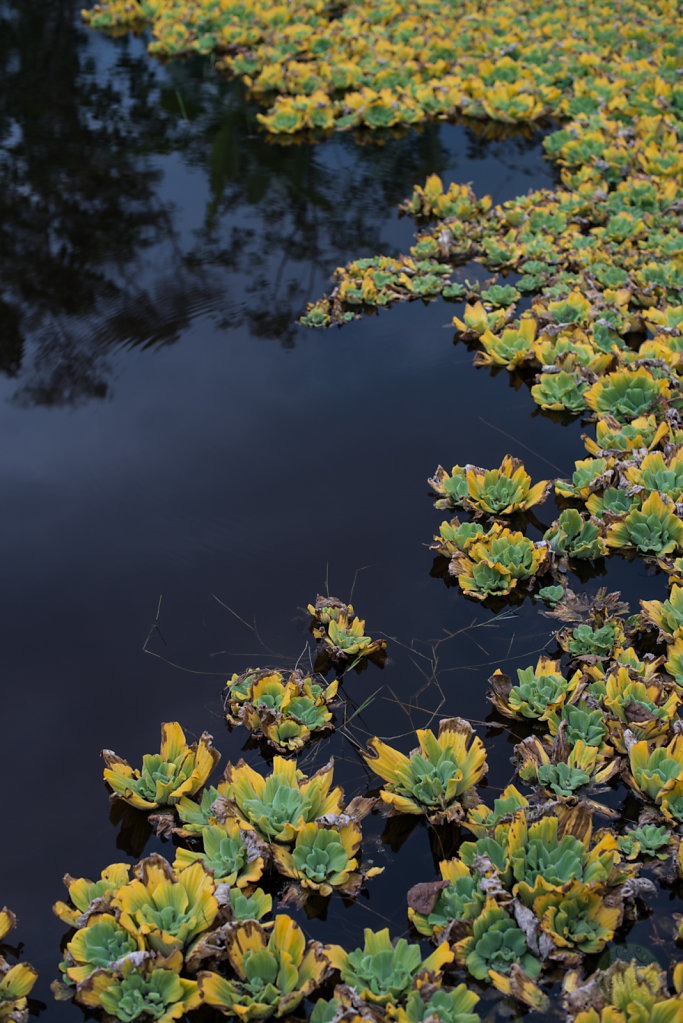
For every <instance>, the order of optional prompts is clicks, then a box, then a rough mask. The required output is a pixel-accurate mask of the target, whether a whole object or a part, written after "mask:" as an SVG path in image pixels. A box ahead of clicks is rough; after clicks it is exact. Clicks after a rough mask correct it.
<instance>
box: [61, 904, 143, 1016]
mask: <svg viewBox="0 0 683 1023" xmlns="http://www.w3.org/2000/svg"><path fill="white" fill-rule="evenodd" d="M144 949H145V942H144V938H143V937H142V935H140V934H131V933H130V931H128V930H126V928H125V927H123V926H122V925H121V924H120V923H119V922H118V920H117V919H116V916H114V915H113V914H111V913H95V914H93V916H91V917H89V919H88V921H87V923H86V924H85V925H83V926H81V927H80V928H79V929H78V930H77V931H76V933H75V934H74V936H73V938H72V939H71V941H69V942H68V943H67V946H66V949H65V952H64V959H63V960H62V962H61V963H60V966H59V969H60V971H61V973H62V975H63V977H64V982H65V984H66V985H67V986H68V985H76V986H77V991H76V995H77V998H78V999H79V1000H80V991H81V987H80V985H81V984H82V982H83V981H84V980H86V978H87V977H89V976H90V974H91V973H93V971H94V970H97V969H112V968H113V967H114V964H115V963H118V962H119V961H120V960H122V959H124V958H125V957H127V956H130V955H131V953H133V952H138V951H140V950H144ZM55 993H56V994H58V995H59V994H60V992H59V990H58V989H57V988H55ZM71 993H72V992H68V991H67V992H64V994H65V996H68V995H69V994H71Z"/></svg>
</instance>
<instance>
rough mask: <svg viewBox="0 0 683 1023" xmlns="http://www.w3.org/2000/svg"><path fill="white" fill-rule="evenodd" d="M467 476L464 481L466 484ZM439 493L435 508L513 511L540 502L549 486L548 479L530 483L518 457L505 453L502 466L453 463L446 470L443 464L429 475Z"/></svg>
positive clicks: (482, 512)
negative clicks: (489, 466)
mask: <svg viewBox="0 0 683 1023" xmlns="http://www.w3.org/2000/svg"><path fill="white" fill-rule="evenodd" d="M463 479H464V484H463ZM429 484H430V486H431V487H432V488H433V489H434V491H435V492H436V493H437V494H439V495H440V496H439V499H438V500H437V501H436V502H435V507H436V508H458V507H464V508H467V509H469V510H470V511H472V512H474V513H475V515H491V516H494V517H495V516H498V515H512V514H514V513H515V512H521V511H527V510H528V509H529V508H532V507H533V506H534V505H537V504H541V503H542V502H543V501H544V500H545V498H546V497H547V494H548V491H549V489H550V483H549V481H548V480H542V481H541V482H540V483H537V484H536V485H535V486H533V487H532V486H531V477H530V476H529V474H528V473H527V472H526V470H525V468H524V465H523V463H522V462H521V461H520V460H519V459H518V458H512V457H511V456H510V455H506V456H505V458H504V459H503V461H502V463H501V466H500V468H499V469H481V468H479V466H476V465H466V466H464V467H463V468H462V469H461V468H460V466H457V465H456V466H454V467H453V469H452V471H451V473H450V474H449V473H447V472H446V470H445V469H444V468H443V467H442V466H438V468H437V470H436V472H435V473H434V475H433V476H432V477H430V479H429Z"/></svg>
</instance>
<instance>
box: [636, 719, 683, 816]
mask: <svg viewBox="0 0 683 1023" xmlns="http://www.w3.org/2000/svg"><path fill="white" fill-rule="evenodd" d="M624 741H625V744H626V746H627V748H628V759H629V767H630V772H626V773H625V780H626V782H627V783H628V784H629V785H630V786H631V787H632V788H633V789H635V791H636V792H637V793H638V794H639V795H641V796H644V797H645V798H646V799H649V800H650V801H651V802H653V803H655V804H656V806H657V807H658V808H659V810H660V811H661V813H662V814H663V816H664V817H665V818H666V820H667V821H671V822H672V823H674V824H682V823H683V735H680V734H679V735H676V736H675V737H674V738H673V739H672V741H671V742H670V743H669V744H668V746H659V747H658V748H655V749H652V750H651V749H650V746H649V745H648V743H647V742H646V741H645V740H641V741H640V742H636V741H635V736H634V735H633V733H632V732H631V731H630V730H628V731H627V732H625V734H624Z"/></svg>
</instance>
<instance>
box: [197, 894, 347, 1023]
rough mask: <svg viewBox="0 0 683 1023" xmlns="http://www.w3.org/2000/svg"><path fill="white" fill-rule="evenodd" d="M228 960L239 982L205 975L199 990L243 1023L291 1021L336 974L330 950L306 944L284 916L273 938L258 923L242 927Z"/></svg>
mask: <svg viewBox="0 0 683 1023" xmlns="http://www.w3.org/2000/svg"><path fill="white" fill-rule="evenodd" d="M226 954H227V959H228V962H229V964H230V967H231V969H232V971H233V974H234V976H232V977H224V976H222V975H221V974H219V973H215V972H213V971H209V970H206V971H201V972H200V973H198V974H197V984H198V986H199V991H200V994H201V998H202V1001H203V1002H204V1003H205V1004H207V1005H210V1006H211V1007H212V1008H214V1009H218V1010H220V1011H221V1012H222V1013H223V1014H224V1015H226V1016H237V1017H238V1018H240V1019H244V1020H250V1019H267V1018H268V1017H269V1016H277V1017H280V1016H286V1015H287V1013H289V1012H291V1011H292V1010H293V1009H296V1007H297V1006H298V1005H299V1004H300V1003H301V1002H302V1001H303V999H304V998H307V997H309V996H310V995H311V994H312V992H313V991H315V989H316V988H318V987H319V986H320V985H321V984H322V983H323V981H324V980H325V979H326V977H327V976H328V975H329V973H330V972H331V960H330V957H329V955H328V951H327V949H325V948H324V947H323V946H322V945H321V944H320V943H319V942H316V941H309V942H308V943H307V942H306V939H305V937H304V935H303V932H302V931H301V928H300V927H299V926H298V925H297V924H296V923H295V922H294V921H293V920H292V919H291V917H289V916H287V915H286V914H283V913H280V914H278V915H277V916H276V917H275V923H274V926H273V929H272V931H270V932H268V931H266V930H265V929H264V928H263V927H262V926H261V925H260V924H258V923H254V922H253V921H247V922H245V923H243V924H239V925H238V926H237V927H236V928H235V929H234V930H233V931H231V933H230V934H229V936H228V938H227V941H226Z"/></svg>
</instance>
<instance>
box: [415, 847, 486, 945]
mask: <svg viewBox="0 0 683 1023" xmlns="http://www.w3.org/2000/svg"><path fill="white" fill-rule="evenodd" d="M439 873H440V874H441V878H442V881H441V882H439V881H437V882H433V883H431V884H430V883H426V884H418V885H415V886H414V887H413V888H411V889H410V891H409V892H408V918H409V920H410V922H411V924H412V925H413V927H414V928H415V929H416V930H417V931H418V932H419V933H420V934H424V935H426V936H427V937H431V938H434V940H436V941H441V940H443V938H444V937H446V936H447V934H448V931H449V930H450V925H451V924H452V923H453V922H454V921H463V920H475V919H476V918H477V917H478V916H479V914H480V912H481V909H482V907H483V905H484V902H485V901H486V896H485V895H484V893H483V891H482V889H481V887H480V884H479V882H480V878H479V875H478V874H477V873H476V871H472V870H470V868H469V867H467V866H466V865H465V864H464V863H463V862H462V861H461V860H458V859H452V860H442V861H441V863H440V864H439ZM442 882H443V883H442Z"/></svg>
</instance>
